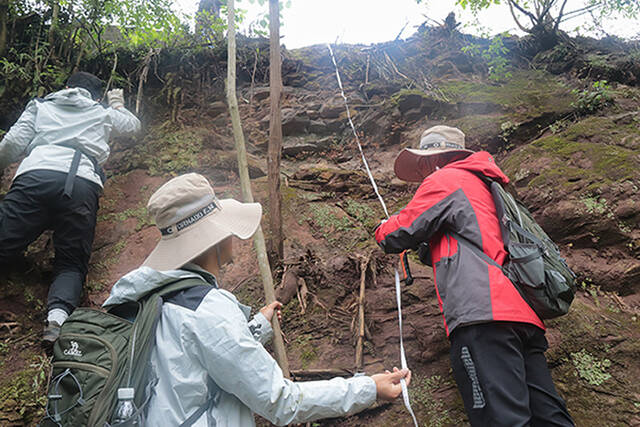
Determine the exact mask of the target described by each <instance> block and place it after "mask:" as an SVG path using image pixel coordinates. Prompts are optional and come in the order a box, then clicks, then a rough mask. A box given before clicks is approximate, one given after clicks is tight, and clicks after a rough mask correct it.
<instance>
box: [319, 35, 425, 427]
mask: <svg viewBox="0 0 640 427" xmlns="http://www.w3.org/2000/svg"><path fill="white" fill-rule="evenodd" d="M327 47H328V48H329V53H330V54H331V60H332V61H333V65H334V66H335V69H336V78H337V79H338V87H339V88H340V94H341V95H342V99H344V106H345V108H346V109H347V118H348V119H349V125H350V126H351V130H352V131H353V135H354V136H355V138H356V143H357V144H358V150H360V156H361V157H362V163H363V164H364V167H365V169H366V170H367V174H368V175H369V180H370V181H371V186H372V187H373V191H375V193H376V196H378V200H380V204H381V205H382V209H383V210H384V214H385V215H386V216H387V218H389V211H388V210H387V205H385V203H384V200H383V199H382V196H381V195H380V192H379V191H378V186H377V185H376V180H375V179H374V178H373V174H372V173H371V169H369V163H368V162H367V159H366V157H365V156H364V151H363V150H362V145H361V144H360V138H359V137H358V132H356V127H355V126H354V125H353V120H351V111H349V102H348V101H347V96H346V95H345V93H344V88H343V86H342V80H341V79H340V72H339V71H338V64H337V63H336V58H335V56H334V55H333V50H332V49H331V45H330V44H327ZM395 281H396V303H397V305H398V326H399V329H400V366H401V368H402V369H408V366H407V359H406V357H405V354H404V342H403V339H402V301H401V298H400V296H401V290H400V274H399V273H398V269H397V268H396V270H395ZM400 386H401V387H402V400H403V401H404V406H405V407H406V408H407V411H409V414H411V418H412V419H413V424H414V425H415V427H418V421H417V420H416V416H415V414H414V413H413V409H411V401H410V400H409V390H408V389H407V382H406V381H405V379H404V378H403V379H401V380H400Z"/></svg>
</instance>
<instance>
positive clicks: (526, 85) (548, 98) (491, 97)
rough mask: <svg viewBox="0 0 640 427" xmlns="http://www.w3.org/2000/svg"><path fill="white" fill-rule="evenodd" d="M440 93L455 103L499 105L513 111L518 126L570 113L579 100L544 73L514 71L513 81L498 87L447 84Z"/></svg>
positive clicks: (458, 82) (457, 82)
mask: <svg viewBox="0 0 640 427" xmlns="http://www.w3.org/2000/svg"><path fill="white" fill-rule="evenodd" d="M440 89H442V91H443V92H444V93H445V94H446V95H447V97H449V99H451V100H452V102H465V103H489V104H497V105H499V106H501V107H503V108H504V109H505V111H509V113H510V116H511V117H510V118H508V119H507V120H511V121H513V122H518V123H519V122H523V121H525V120H526V119H531V118H534V117H538V116H540V115H541V114H543V113H550V112H555V113H558V114H566V113H569V112H570V111H571V110H572V109H573V108H572V107H571V103H572V102H574V101H575V99H576V98H575V95H574V94H572V93H571V91H570V90H569V89H567V88H566V87H565V86H564V85H563V84H562V83H561V82H560V81H559V79H558V78H557V77H554V76H553V75H551V74H549V73H546V72H544V71H540V70H537V71H536V70H527V71H524V70H514V71H513V75H512V76H511V78H509V79H508V80H507V81H505V82H501V83H499V84H495V85H491V84H486V83H483V82H479V81H476V80H447V81H444V82H442V83H440ZM505 121H506V120H505Z"/></svg>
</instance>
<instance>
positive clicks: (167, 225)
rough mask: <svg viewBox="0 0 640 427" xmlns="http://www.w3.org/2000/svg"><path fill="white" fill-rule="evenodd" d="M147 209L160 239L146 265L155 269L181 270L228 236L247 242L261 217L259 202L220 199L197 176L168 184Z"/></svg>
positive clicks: (185, 177)
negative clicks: (153, 220) (158, 231)
mask: <svg viewBox="0 0 640 427" xmlns="http://www.w3.org/2000/svg"><path fill="white" fill-rule="evenodd" d="M147 210H148V211H149V214H150V215H151V216H152V217H153V218H154V219H155V222H156V226H157V227H158V229H159V230H160V234H161V238H160V241H159V242H158V244H157V245H156V247H155V249H154V250H153V251H152V252H151V254H150V255H149V256H148V257H147V259H146V260H145V261H144V263H143V265H145V266H148V267H151V268H154V269H156V270H173V269H176V268H180V267H182V266H183V265H184V264H186V263H187V262H189V261H191V260H192V259H194V258H196V257H197V256H199V255H201V254H202V253H204V252H205V251H207V250H208V249H209V248H211V247H213V246H215V245H216V244H218V243H220V242H221V241H222V240H224V239H226V238H227V237H230V236H236V237H238V238H240V239H243V240H244V239H248V238H249V237H251V236H252V235H253V234H254V233H255V231H256V230H257V228H258V226H259V225H260V218H261V216H262V207H261V206H260V204H259V203H241V202H238V201H237V200H234V199H223V200H219V199H218V198H217V197H216V195H215V192H214V191H213V188H212V187H211V185H210V184H209V181H207V179H206V178H205V177H204V176H202V175H199V174H196V173H189V174H186V175H181V176H178V177H176V178H173V179H172V180H170V181H168V182H167V183H165V184H164V185H163V186H162V187H160V188H159V189H158V190H157V191H156V192H155V193H153V195H152V196H151V198H150V199H149V203H148V204H147Z"/></svg>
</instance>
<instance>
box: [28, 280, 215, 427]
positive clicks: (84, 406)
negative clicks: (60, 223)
mask: <svg viewBox="0 0 640 427" xmlns="http://www.w3.org/2000/svg"><path fill="white" fill-rule="evenodd" d="M203 284H206V282H205V281H204V280H202V279H197V278H189V279H182V280H178V281H176V282H173V283H170V284H168V285H166V286H164V287H162V288H159V289H155V290H153V291H152V292H150V293H149V294H147V295H145V296H144V297H142V298H141V299H140V300H139V301H137V302H131V303H126V304H122V305H118V306H115V307H112V308H111V309H110V310H109V311H108V312H105V311H101V310H95V309H91V308H78V309H76V310H75V311H74V312H73V313H72V314H71V316H69V318H68V319H67V320H66V321H65V322H64V324H63V325H62V327H61V330H60V337H59V338H58V340H57V341H56V342H55V344H54V346H53V364H52V373H51V381H50V383H49V391H48V402H47V408H46V416H45V418H44V419H43V420H42V422H41V424H40V425H41V426H47V427H48V426H57V427H61V426H64V427H67V426H90V427H94V426H97V427H106V426H111V425H112V424H110V423H111V417H112V415H113V412H114V410H115V406H116V403H117V390H118V388H121V387H127V388H134V389H135V397H134V403H135V405H136V407H137V408H138V411H137V412H136V414H134V416H132V417H131V418H132V419H133V418H135V417H138V416H141V414H144V410H145V408H146V405H147V403H148V401H149V398H150V396H151V390H152V389H153V386H154V385H155V383H156V382H157V380H156V379H154V378H151V369H150V363H149V358H150V355H151V349H152V348H153V345H154V343H155V330H156V326H157V323H158V320H159V319H160V315H161V314H162V296H164V295H167V294H169V293H172V292H177V291H180V290H183V289H187V288H191V287H194V286H201V285H203ZM128 319H134V320H133V321H131V320H128ZM205 410H206V407H203V408H202V410H201V411H196V413H195V414H192V416H191V417H189V419H188V420H187V421H185V423H183V424H182V425H183V426H188V425H191V424H193V422H195V421H196V420H197V419H198V418H199V417H200V416H201V415H202V413H203V412H204V411H205ZM143 424H144V422H142V423H140V425H143ZM115 425H122V426H124V425H126V423H121V424H113V426H115Z"/></svg>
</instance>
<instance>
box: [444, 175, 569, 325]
mask: <svg viewBox="0 0 640 427" xmlns="http://www.w3.org/2000/svg"><path fill="white" fill-rule="evenodd" d="M478 176H479V178H481V179H482V180H483V181H484V182H485V183H486V184H487V185H489V187H490V190H491V195H492V196H493V201H494V203H495V205H496V212H497V215H498V220H499V222H500V230H501V232H502V240H503V241H504V247H505V250H506V251H507V253H508V257H507V259H506V260H505V262H504V264H503V265H499V264H498V263H497V262H496V261H495V260H493V259H491V258H490V257H489V256H488V255H486V254H485V253H484V252H483V251H482V250H481V249H480V248H478V247H477V246H476V245H475V244H474V243H472V242H471V241H469V240H468V239H466V238H465V237H464V236H461V235H459V234H457V233H453V234H452V235H453V236H454V237H455V238H456V239H457V240H458V241H460V240H461V241H463V242H465V243H466V244H467V245H468V246H469V247H470V248H471V249H472V250H473V251H474V252H475V253H476V254H477V255H478V256H480V257H481V258H482V259H484V260H485V261H486V262H488V263H489V264H491V265H494V266H497V267H499V268H501V269H502V271H503V272H504V274H505V275H506V276H507V277H508V278H509V280H511V282H512V283H513V284H514V285H515V287H516V289H517V290H518V292H519V293H520V294H521V295H522V297H523V298H524V299H525V301H527V303H528V304H529V305H530V306H531V308H533V310H534V311H535V312H536V314H537V315H538V316H539V317H540V318H541V319H553V318H554V317H558V316H562V315H564V314H567V312H568V311H569V306H570V305H571V302H572V301H573V298H574V296H575V293H576V282H575V279H576V275H575V274H574V273H573V271H571V269H570V268H569V266H568V265H567V263H566V261H565V260H564V258H563V257H562V255H561V254H560V251H559V249H558V247H557V246H556V244H555V243H554V242H553V240H551V239H550V238H549V236H548V235H547V233H545V232H544V230H543V229H542V227H540V225H538V223H537V222H536V221H535V219H533V216H532V215H531V213H530V212H529V210H528V209H527V208H526V207H525V206H524V205H523V204H522V203H521V202H520V201H518V200H516V198H515V197H513V196H512V195H511V194H509V193H508V192H507V191H506V190H505V189H504V188H503V187H502V185H500V183H498V182H496V181H493V180H490V179H489V178H487V177H486V176H484V175H478Z"/></svg>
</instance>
